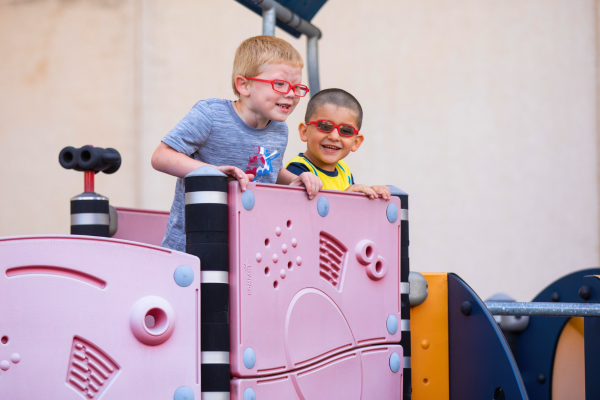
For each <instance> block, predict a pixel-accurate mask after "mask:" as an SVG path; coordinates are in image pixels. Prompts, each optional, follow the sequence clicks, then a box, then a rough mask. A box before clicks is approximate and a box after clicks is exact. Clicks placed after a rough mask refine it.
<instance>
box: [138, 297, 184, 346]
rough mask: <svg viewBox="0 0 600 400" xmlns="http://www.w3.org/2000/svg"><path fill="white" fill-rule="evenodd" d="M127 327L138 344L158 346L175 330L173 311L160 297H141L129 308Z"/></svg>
mask: <svg viewBox="0 0 600 400" xmlns="http://www.w3.org/2000/svg"><path fill="white" fill-rule="evenodd" d="M129 326H130V327H131V332H133V335H134V336H135V337H136V338H137V340H139V341H140V342H142V343H145V344H147V345H150V346H156V345H159V344H161V343H164V342H165V341H167V340H168V339H169V338H170V337H171V334H172V333H173V330H174V329H175V310H173V307H171V304H169V302H168V301H166V300H165V299H163V298H162V297H158V296H146V297H142V298H141V299H139V300H138V301H137V302H136V303H135V304H134V305H133V307H132V308H131V316H130V318H129Z"/></svg>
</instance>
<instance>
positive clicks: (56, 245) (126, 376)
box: [0, 236, 200, 400]
mask: <svg viewBox="0 0 600 400" xmlns="http://www.w3.org/2000/svg"><path fill="white" fill-rule="evenodd" d="M0 260H2V261H1V262H0V321H2V323H1V324H0V336H1V337H7V338H8V339H7V342H6V343H4V344H0V361H2V360H12V358H13V357H12V355H13V354H15V353H16V354H18V355H19V357H18V358H16V359H18V362H14V361H10V364H9V369H8V370H6V371H0V373H1V376H0V393H2V395H0V398H3V399H4V398H6V399H20V398H32V399H87V400H90V399H91V400H94V399H98V398H101V399H102V400H111V399H138V398H139V399H153V398H161V399H162V398H165V399H167V398H173V395H174V393H175V391H176V390H177V389H178V388H179V387H181V386H187V387H189V388H190V389H191V390H192V391H193V392H194V394H195V396H196V398H200V368H199V347H200V337H199V309H200V298H199V290H200V265H199V260H198V258H196V257H192V256H190V255H187V254H184V253H179V252H176V251H167V250H166V249H162V248H159V247H153V246H149V245H144V244H140V243H133V242H125V241H122V240H114V239H104V238H94V237H76V236H53V237H48V236H46V237H36V236H28V237H13V238H3V239H1V240H0ZM181 265H186V266H188V267H189V268H191V269H192V271H193V273H194V280H193V282H192V283H191V284H190V285H189V286H187V287H181V286H179V285H178V284H177V283H176V282H175V280H174V276H173V274H174V272H175V270H176V269H177V268H178V267H179V266H181ZM84 282H85V283H84ZM88 283H89V284H88ZM100 286H102V287H103V288H100ZM147 296H156V297H159V298H161V299H163V300H164V301H165V302H167V303H168V304H169V305H170V306H171V307H172V309H173V310H174V314H172V315H176V318H174V319H173V321H174V330H173V332H172V334H171V336H170V337H169V338H168V340H166V341H165V342H163V343H162V344H159V345H155V346H150V345H146V344H144V343H142V342H141V341H139V340H138V339H137V338H136V337H135V336H134V334H133V332H132V328H131V323H132V322H131V321H130V319H131V313H132V308H133V306H134V305H135V304H136V303H137V302H138V300H140V299H142V298H146V297H147ZM135 323H137V322H135ZM139 323H140V324H143V323H144V320H143V319H141V318H140V320H139ZM147 328H148V329H150V327H148V326H147ZM142 329H144V328H143V327H142Z"/></svg>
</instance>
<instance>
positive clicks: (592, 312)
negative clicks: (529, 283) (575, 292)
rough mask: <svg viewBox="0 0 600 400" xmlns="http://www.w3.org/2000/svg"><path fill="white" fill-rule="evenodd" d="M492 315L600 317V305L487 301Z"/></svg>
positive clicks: (486, 304) (486, 303)
mask: <svg viewBox="0 0 600 400" xmlns="http://www.w3.org/2000/svg"><path fill="white" fill-rule="evenodd" d="M484 304H485V306H486V307H487V309H488V310H489V312H490V314H492V315H528V316H534V315H536V316H544V317H600V304H594V303H587V304H581V303H539V302H533V303H516V302H505V301H486V302H485V303H484Z"/></svg>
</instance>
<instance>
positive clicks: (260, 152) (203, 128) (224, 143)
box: [162, 99, 288, 251]
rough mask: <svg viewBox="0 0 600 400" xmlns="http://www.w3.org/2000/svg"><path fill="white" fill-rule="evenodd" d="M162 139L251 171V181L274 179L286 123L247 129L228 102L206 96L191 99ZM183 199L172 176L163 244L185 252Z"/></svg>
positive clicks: (207, 160) (180, 187)
mask: <svg viewBox="0 0 600 400" xmlns="http://www.w3.org/2000/svg"><path fill="white" fill-rule="evenodd" d="M162 141H163V142H164V143H165V144H167V145H169V146H170V147H172V148H174V149H175V150H177V151H178V152H180V153H183V154H185V155H187V156H189V157H192V158H194V159H196V160H199V161H202V162H205V163H208V164H212V165H216V166H223V165H233V166H235V167H238V168H240V169H241V170H242V171H245V172H246V173H247V174H253V175H254V176H255V178H254V182H262V183H275V181H276V180H277V175H278V174H279V170H280V169H281V168H282V166H283V153H284V152H285V148H286V146H287V141H288V127H287V125H286V123H285V122H277V121H271V122H269V123H268V124H267V126H266V127H264V128H262V129H256V128H253V127H251V126H249V125H247V124H246V123H245V122H244V121H243V120H242V119H241V118H240V117H239V116H238V115H237V113H236V112H235V110H234V109H233V106H232V105H231V101H229V100H223V99H208V100H202V101H199V102H198V103H196V105H195V106H194V107H193V108H192V109H191V111H190V112H189V113H187V115H186V116H185V117H183V119H182V120H181V121H179V123H178V124H177V126H175V128H173V129H172V130H171V132H169V133H168V134H167V135H166V136H165V137H164V138H163V139H162ZM184 198H185V190H184V183H183V179H181V178H177V184H176V185H175V198H174V199H173V205H172V206H171V215H170V216H169V222H168V223H167V233H166V234H165V237H164V238H163V241H162V246H163V247H168V248H170V249H173V250H179V251H185V228H184V221H185V200H184Z"/></svg>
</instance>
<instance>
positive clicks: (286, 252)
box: [228, 182, 401, 377]
mask: <svg viewBox="0 0 600 400" xmlns="http://www.w3.org/2000/svg"><path fill="white" fill-rule="evenodd" d="M248 189H249V190H250V191H252V193H253V195H254V200H255V201H254V207H253V208H252V209H251V210H247V209H245V208H244V206H243V204H242V192H241V190H240V189H239V185H238V184H237V183H236V182H232V183H230V184H229V194H228V203H229V212H230V214H229V251H230V258H229V262H230V268H229V271H230V276H229V284H230V326H231V336H230V338H231V339H230V340H231V347H230V363H231V373H232V375H233V376H237V377H253V376H263V375H271V374H277V373H282V372H286V371H290V370H294V369H297V368H300V367H304V366H305V365H307V364H310V363H315V362H319V361H320V360H322V359H324V358H326V357H329V356H331V355H333V354H337V353H340V352H343V351H347V350H349V349H352V348H355V347H357V346H365V345H376V344H383V343H398V342H400V336H401V332H400V329H398V330H397V331H396V332H395V333H394V334H390V333H389V332H388V330H387V327H386V321H387V319H388V317H389V316H390V315H392V316H394V317H396V319H397V321H398V326H400V325H401V324H400V320H401V317H400V262H399V261H400V260H399V255H400V254H399V253H400V249H399V247H398V243H399V236H400V218H398V219H397V220H396V221H394V222H393V223H391V222H390V221H389V220H388V219H387V215H386V211H387V207H388V206H390V205H391V204H393V205H394V206H395V207H396V208H397V209H398V210H400V201H399V199H398V198H396V197H394V198H392V200H390V201H385V200H382V199H378V200H370V199H368V198H367V197H366V196H364V195H362V194H356V193H346V192H339V191H327V190H324V191H322V192H320V193H319V195H318V196H317V198H316V199H314V200H312V201H307V199H306V192H305V190H304V189H303V188H293V187H287V186H280V185H266V184H257V183H251V184H250V185H249V186H248ZM321 198H325V199H326V200H327V202H328V204H329V212H328V214H327V215H326V216H325V217H322V216H320V215H319V213H318V210H317V204H318V201H319V199H321ZM365 241H367V242H368V243H372V245H371V247H370V248H369V251H368V253H369V255H368V256H366V255H362V254H360V253H361V251H362V248H361V247H360V246H359V244H361V243H367V242H365ZM365 257H366V258H365ZM381 260H385V267H386V268H383V269H382V268H379V267H380V266H381V265H380V266H378V265H376V263H377V262H380V263H382V261H381ZM373 271H375V272H373ZM378 271H379V272H378ZM307 290H308V291H310V290H312V291H314V292H313V293H321V294H322V298H321V299H320V300H316V298H315V299H311V300H309V297H306V298H304V299H302V301H300V302H299V301H298V299H297V298H296V296H298V294H299V293H304V292H305V291H307ZM324 299H327V301H325V300H324ZM295 302H296V303H297V304H295V305H293V303H295ZM304 302H306V304H303V303H304ZM309 303H310V304H309ZM247 348H251V349H252V350H253V351H254V352H255V354H256V363H255V365H254V366H253V368H246V366H245V365H244V363H243V359H242V356H243V353H244V351H245V350H246V349H247Z"/></svg>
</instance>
